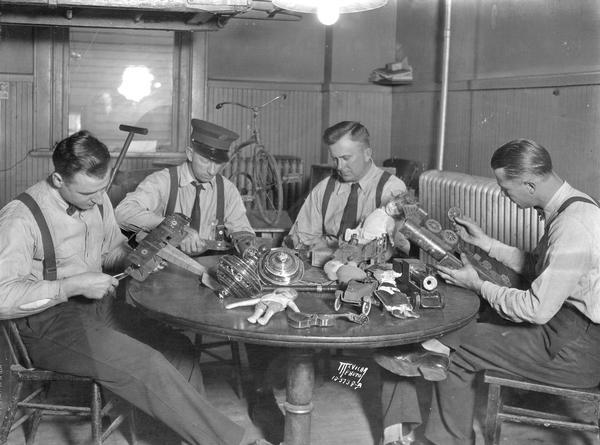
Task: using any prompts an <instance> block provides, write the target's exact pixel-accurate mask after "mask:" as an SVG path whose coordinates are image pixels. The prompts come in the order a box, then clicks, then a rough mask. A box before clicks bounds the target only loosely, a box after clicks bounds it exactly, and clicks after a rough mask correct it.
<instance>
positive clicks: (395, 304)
mask: <svg viewBox="0 0 600 445" xmlns="http://www.w3.org/2000/svg"><path fill="white" fill-rule="evenodd" d="M401 275H402V274H400V273H399V272H396V271H395V270H384V269H378V270H374V271H373V277H375V279H376V280H377V282H378V283H379V286H378V287H377V290H376V291H375V296H376V297H377V298H378V299H379V300H380V301H381V303H382V304H383V307H384V308H385V310H386V311H388V312H389V313H390V314H391V315H392V316H394V317H396V318H401V319H405V318H419V317H420V315H419V314H417V313H416V312H415V311H414V310H413V309H414V308H413V305H412V304H411V302H410V300H409V298H408V296H407V295H406V294H405V293H404V292H402V291H401V290H400V289H398V286H397V285H396V278H398V277H400V276H401Z"/></svg>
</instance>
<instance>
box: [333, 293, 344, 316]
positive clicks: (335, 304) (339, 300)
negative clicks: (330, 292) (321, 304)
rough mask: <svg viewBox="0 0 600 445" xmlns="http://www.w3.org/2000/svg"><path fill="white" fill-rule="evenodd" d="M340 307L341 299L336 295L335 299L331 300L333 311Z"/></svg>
mask: <svg viewBox="0 0 600 445" xmlns="http://www.w3.org/2000/svg"><path fill="white" fill-rule="evenodd" d="M341 307H342V299H341V297H340V296H339V295H338V296H337V297H335V301H334V302H333V309H335V311H336V312H337V311H339V310H340V308H341Z"/></svg>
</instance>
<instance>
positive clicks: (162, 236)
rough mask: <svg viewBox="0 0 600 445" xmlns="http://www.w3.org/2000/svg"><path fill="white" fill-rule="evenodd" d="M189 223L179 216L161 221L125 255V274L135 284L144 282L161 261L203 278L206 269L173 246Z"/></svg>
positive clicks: (186, 219) (168, 217)
mask: <svg viewBox="0 0 600 445" xmlns="http://www.w3.org/2000/svg"><path fill="white" fill-rule="evenodd" d="M189 224H190V219H189V218H188V217H187V216H185V215H182V214H179V213H175V214H173V215H169V216H167V217H166V218H165V219H163V220H162V222H161V223H160V224H159V225H158V226H156V227H155V228H154V229H153V230H152V231H150V232H149V233H148V234H147V235H146V236H145V237H143V239H141V241H140V242H139V244H138V245H137V247H136V248H135V249H134V250H132V251H131V252H130V253H129V254H128V255H127V258H126V262H127V263H128V266H127V268H126V269H125V273H126V274H127V275H131V276H132V277H133V278H134V279H136V280H138V281H144V280H145V279H146V278H147V277H148V275H150V274H151V273H152V272H154V271H155V270H157V269H158V268H159V267H160V265H161V262H162V261H163V260H164V261H167V262H169V263H171V264H175V265H176V266H179V267H181V268H183V269H185V270H187V271H189V272H192V273H194V274H197V275H203V274H204V272H206V267H204V266H202V265H201V264H199V263H198V262H196V261H195V260H194V259H192V258H190V257H188V256H187V255H186V254H185V253H183V252H182V251H181V250H179V249H177V247H176V246H178V245H179V243H180V242H181V241H182V240H183V238H185V236H186V235H187V231H186V230H185V229H186V227H187V226H189ZM139 238H140V237H138V239H139Z"/></svg>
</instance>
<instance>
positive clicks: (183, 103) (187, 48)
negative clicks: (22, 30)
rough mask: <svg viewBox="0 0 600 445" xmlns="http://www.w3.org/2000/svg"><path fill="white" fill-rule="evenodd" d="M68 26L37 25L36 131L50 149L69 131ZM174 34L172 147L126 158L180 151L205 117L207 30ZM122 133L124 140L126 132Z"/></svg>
mask: <svg viewBox="0 0 600 445" xmlns="http://www.w3.org/2000/svg"><path fill="white" fill-rule="evenodd" d="M69 30H70V28H65V27H36V28H34V122H35V128H34V130H33V131H34V135H33V136H34V141H35V150H36V151H46V150H50V151H51V150H52V148H53V146H54V144H55V143H56V142H58V141H60V140H62V139H64V138H65V137H67V136H68V124H69V114H68V113H69V110H68V108H69V60H70V59H69V53H70V51H69ZM174 34H175V36H174V46H173V93H172V94H173V97H172V100H173V107H172V116H171V124H172V130H173V131H172V133H171V146H172V147H173V150H172V151H165V152H160V153H158V152H156V153H128V154H127V157H156V158H161V157H170V158H172V157H173V155H179V156H181V155H182V153H183V152H184V151H185V147H186V146H187V145H188V143H189V136H190V121H191V119H192V117H194V118H198V119H204V118H205V116H206V95H207V85H208V83H207V70H206V61H207V41H208V39H207V36H206V31H200V32H191V31H174ZM186 92H188V94H186ZM123 136H124V137H123V140H125V134H124V135H123ZM117 154H118V153H117Z"/></svg>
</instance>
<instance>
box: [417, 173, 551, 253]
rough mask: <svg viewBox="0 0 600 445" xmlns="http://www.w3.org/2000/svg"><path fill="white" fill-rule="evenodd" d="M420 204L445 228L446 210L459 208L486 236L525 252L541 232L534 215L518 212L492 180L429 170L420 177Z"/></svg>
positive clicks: (446, 222)
mask: <svg viewBox="0 0 600 445" xmlns="http://www.w3.org/2000/svg"><path fill="white" fill-rule="evenodd" d="M419 202H420V203H421V206H422V207H423V209H424V210H425V211H427V213H428V215H429V217H430V218H433V219H436V220H438V221H439V222H440V223H441V224H442V226H443V227H444V228H451V226H450V221H449V220H448V215H447V213H448V209H449V208H450V207H459V208H461V209H462V211H463V213H464V214H465V215H466V216H469V217H470V218H471V219H473V220H475V221H477V223H478V224H479V225H480V226H481V228H482V229H483V230H484V231H485V233H487V234H488V235H490V236H492V237H494V238H496V239H497V240H500V241H502V242H503V243H505V244H509V245H511V246H515V247H518V248H520V249H524V250H526V251H531V250H533V248H534V247H535V246H536V245H537V243H538V240H539V238H541V236H542V235H543V233H544V223H543V221H541V220H539V219H538V215H537V212H536V211H535V210H533V209H519V208H518V207H517V206H516V205H515V204H513V203H512V202H511V201H510V200H509V199H508V198H507V197H505V196H504V195H503V194H502V192H501V191H500V187H498V185H497V184H496V181H495V180H494V179H491V178H484V177H481V176H472V175H467V174H465V173H457V172H450V171H439V170H428V171H426V172H424V173H422V174H421V176H420V178H419Z"/></svg>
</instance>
